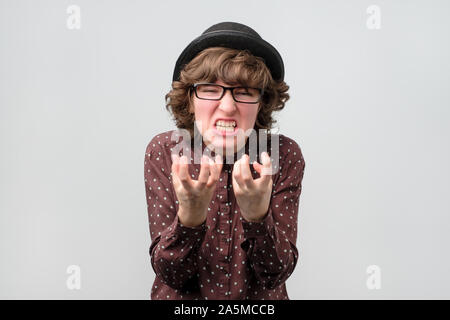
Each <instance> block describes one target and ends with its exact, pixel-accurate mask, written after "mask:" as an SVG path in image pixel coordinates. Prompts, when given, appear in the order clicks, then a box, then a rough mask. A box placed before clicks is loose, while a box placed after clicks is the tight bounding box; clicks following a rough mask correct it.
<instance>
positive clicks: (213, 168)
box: [206, 158, 219, 188]
mask: <svg viewBox="0 0 450 320" xmlns="http://www.w3.org/2000/svg"><path fill="white" fill-rule="evenodd" d="M208 160H209V170H210V175H209V178H208V183H207V184H206V187H207V188H210V187H212V186H213V185H215V183H216V181H217V179H218V178H219V172H218V169H217V165H216V163H215V162H214V160H213V159H210V158H208Z"/></svg>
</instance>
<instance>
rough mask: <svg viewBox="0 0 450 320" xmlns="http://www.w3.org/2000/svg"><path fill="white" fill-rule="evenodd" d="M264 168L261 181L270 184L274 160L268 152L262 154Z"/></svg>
mask: <svg viewBox="0 0 450 320" xmlns="http://www.w3.org/2000/svg"><path fill="white" fill-rule="evenodd" d="M261 159H262V160H261V161H262V168H261V183H263V184H268V183H269V182H270V179H271V178H272V161H271V160H270V156H269V154H268V153H267V152H263V153H262V154H261Z"/></svg>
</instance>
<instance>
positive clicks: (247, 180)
mask: <svg viewBox="0 0 450 320" xmlns="http://www.w3.org/2000/svg"><path fill="white" fill-rule="evenodd" d="M241 159H242V160H241V166H240V167H241V168H240V170H241V177H242V181H243V182H244V184H245V186H246V187H247V189H252V188H253V177H252V174H251V172H250V165H249V158H248V155H246V154H244V155H243V156H242V158H241Z"/></svg>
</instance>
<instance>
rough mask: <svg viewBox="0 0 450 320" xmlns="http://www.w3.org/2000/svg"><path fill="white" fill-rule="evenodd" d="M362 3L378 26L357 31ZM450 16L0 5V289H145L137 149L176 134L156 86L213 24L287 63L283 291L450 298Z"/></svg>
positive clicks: (290, 8) (272, 6)
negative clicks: (287, 257) (231, 26)
mask: <svg viewBox="0 0 450 320" xmlns="http://www.w3.org/2000/svg"><path fill="white" fill-rule="evenodd" d="M72 4H75V5H78V6H79V7H80V9H81V29H79V30H77V29H74V30H70V29H68V28H67V26H66V22H67V19H68V17H69V14H67V12H66V10H67V7H68V6H69V5H72ZM370 5H377V6H379V8H380V10H381V20H380V21H381V29H378V30H370V29H369V28H368V27H367V25H366V21H367V19H368V18H369V16H370V15H369V14H368V13H367V12H366V10H367V8H368V7H369V6H370ZM449 9H450V5H449V2H448V1H399V0H397V1H361V0H352V1H331V0H330V1H317V0H315V1H312V0H311V1H261V0H258V1H256V0H255V1H220V2H216V1H214V2H212V1H177V2H175V1H143V0H142V1H125V0H123V1H81V0H79V1H55V0H54V1H31V0H30V1H23V0H21V1H12V0H11V1H6V0H0V130H1V133H0V150H1V157H0V298H3V299H19V298H20V299H35V298H38V299H50V298H54V299H55V298H56V299H149V296H150V288H151V285H152V283H153V279H154V273H153V270H152V268H151V265H150V257H149V255H148V248H149V246H150V234H149V229H148V218H147V208H146V202H145V189H144V170H143V165H144V154H145V148H146V146H147V143H148V142H149V141H150V140H151V138H152V137H153V136H155V135H157V134H158V133H160V132H163V131H167V130H171V129H174V128H175V125H174V123H173V122H172V121H171V119H170V116H169V114H168V113H167V112H166V110H165V106H164V102H165V101H164V95H165V94H166V93H167V92H168V90H169V89H170V84H171V80H172V72H173V68H174V65H175V61H176V59H177V58H178V55H179V54H180V53H181V51H182V50H183V49H184V48H185V46H186V45H187V44H188V43H189V42H190V41H191V40H193V39H194V38H195V37H197V36H199V35H200V34H201V33H202V32H203V31H204V30H205V29H207V28H208V27H209V26H211V25H213V24H215V23H218V22H222V21H235V22H241V23H244V24H246V25H248V26H250V27H252V28H253V29H255V30H256V31H257V32H258V33H259V34H260V35H261V36H262V37H263V38H264V39H265V40H267V41H269V42H270V43H271V44H272V45H274V46H275V47H276V48H277V49H278V51H279V52H280V54H281V56H282V57H283V59H284V63H285V69H286V77H285V81H286V82H287V84H288V85H290V91H289V92H290V94H291V100H289V102H288V103H287V105H286V108H285V109H284V110H283V111H282V112H281V113H279V114H278V115H277V119H278V128H279V132H280V133H282V134H285V135H287V136H288V137H290V138H293V139H294V140H295V141H297V143H298V144H299V145H300V147H301V150H302V152H303V156H304V158H305V161H306V168H305V175H304V180H303V192H302V195H301V197H300V211H299V233H298V242H297V246H298V248H299V252H300V260H299V263H298V265H297V267H296V269H295V271H294V273H293V274H292V276H291V277H290V278H289V279H288V281H287V290H288V294H289V296H290V298H291V299H313V298H320V299H331V298H333V299H349V298H356V299H400V298H401V299H403V298H406V299H416V298H424V299H429V298H447V299H448V298H450V274H449V272H448V270H450V259H449V252H450V245H449V244H450V235H449V226H450V218H449V213H450V201H449V198H450V197H449V191H450V182H449V178H450V169H449V168H450V166H449V163H450V161H449V160H450V159H449V157H450V143H449V136H450V128H449V124H450V122H449V120H450V111H449V107H450V90H449V88H450V62H449V61H450V59H449V56H450V55H449V49H450V46H449V40H448V39H450V20H449ZM69 265H78V266H80V268H81V289H80V290H69V289H68V288H67V286H66V280H67V278H68V276H69V275H68V274H67V273H66V269H67V267H68V266H69ZM370 265H377V266H379V267H380V269H381V289H379V290H369V289H368V287H367V285H366V281H367V278H368V277H369V274H368V273H367V272H366V269H367V267H368V266H370Z"/></svg>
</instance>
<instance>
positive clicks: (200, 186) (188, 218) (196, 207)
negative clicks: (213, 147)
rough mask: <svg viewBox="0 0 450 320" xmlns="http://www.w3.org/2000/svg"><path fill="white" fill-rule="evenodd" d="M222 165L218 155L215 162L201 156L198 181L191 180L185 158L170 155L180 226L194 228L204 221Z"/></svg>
mask: <svg viewBox="0 0 450 320" xmlns="http://www.w3.org/2000/svg"><path fill="white" fill-rule="evenodd" d="M222 165H223V163H222V157H221V156H220V155H216V159H215V161H214V160H212V159H210V158H208V157H207V156H205V155H203V156H202V158H201V167H200V174H199V176H198V180H193V179H192V178H191V177H190V175H189V170H188V163H187V157H186V156H185V155H183V156H181V157H179V156H178V155H177V154H173V155H172V183H173V186H174V189H175V193H176V196H177V198H178V205H179V208H178V218H179V220H180V222H181V224H183V225H185V226H188V227H196V226H199V225H201V224H202V223H203V222H204V221H205V220H206V215H207V212H208V211H207V209H208V206H209V203H210V202H211V198H212V195H213V193H214V190H215V188H216V182H217V180H218V179H219V176H220V172H221V171H222Z"/></svg>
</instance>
